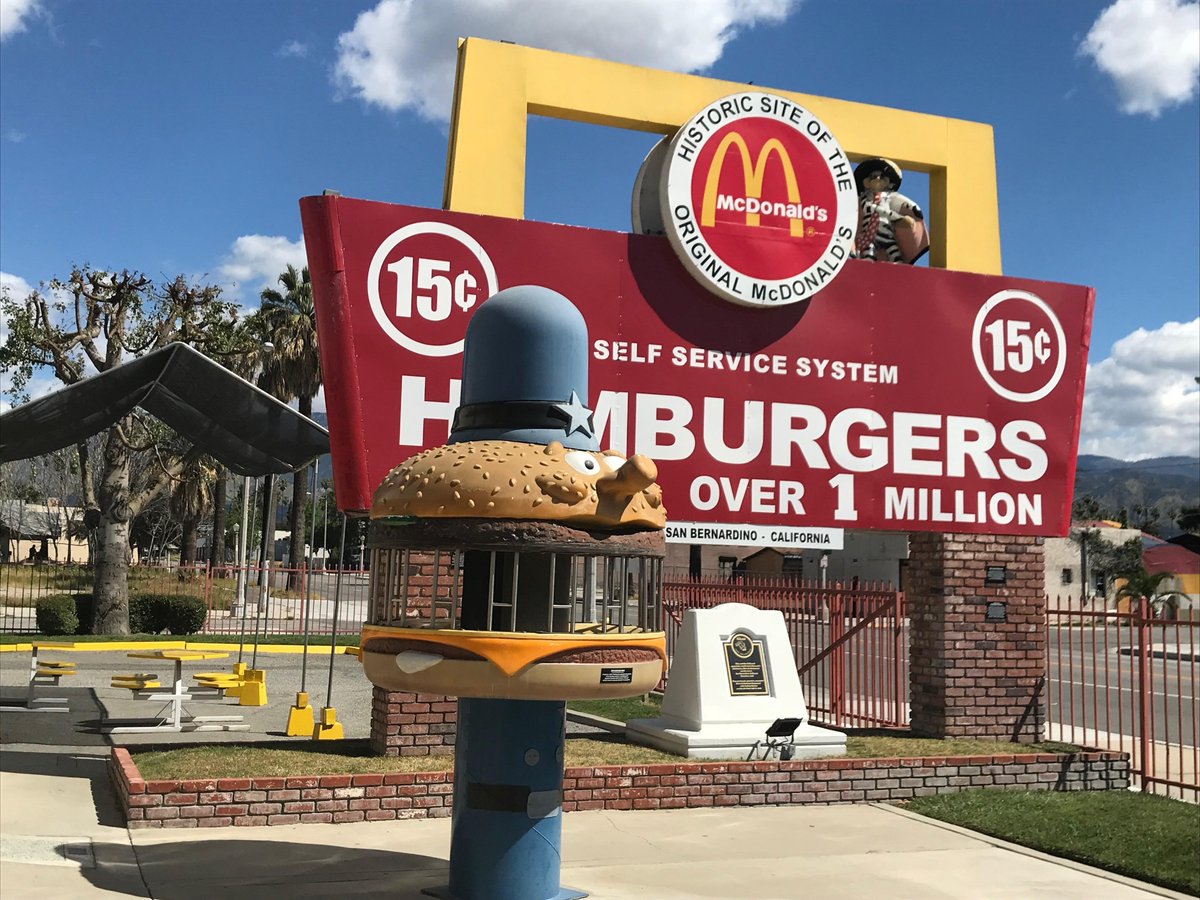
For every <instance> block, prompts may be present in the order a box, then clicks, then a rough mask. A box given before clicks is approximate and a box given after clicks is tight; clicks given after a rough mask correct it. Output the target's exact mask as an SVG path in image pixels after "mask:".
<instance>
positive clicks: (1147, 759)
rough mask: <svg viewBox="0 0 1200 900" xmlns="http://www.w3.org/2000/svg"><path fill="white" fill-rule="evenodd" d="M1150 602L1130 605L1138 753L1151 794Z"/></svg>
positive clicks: (1140, 600)
mask: <svg viewBox="0 0 1200 900" xmlns="http://www.w3.org/2000/svg"><path fill="white" fill-rule="evenodd" d="M1147 606H1149V601H1148V600H1147V599H1146V598H1145V597H1138V598H1137V600H1136V602H1131V603H1130V609H1131V610H1132V611H1133V614H1134V616H1135V618H1134V627H1135V629H1136V633H1137V659H1138V663H1137V703H1138V752H1139V753H1140V754H1141V757H1142V766H1141V769H1142V791H1143V793H1149V791H1148V790H1147V786H1148V784H1149V781H1150V778H1151V777H1152V776H1153V774H1154V760H1153V759H1152V758H1151V752H1152V751H1151V746H1150V703H1151V702H1152V698H1151V697H1150V679H1149V677H1148V676H1149V673H1148V671H1147V668H1148V666H1149V659H1148V657H1149V655H1150V628H1149V625H1148V623H1147V621H1146V613H1147Z"/></svg>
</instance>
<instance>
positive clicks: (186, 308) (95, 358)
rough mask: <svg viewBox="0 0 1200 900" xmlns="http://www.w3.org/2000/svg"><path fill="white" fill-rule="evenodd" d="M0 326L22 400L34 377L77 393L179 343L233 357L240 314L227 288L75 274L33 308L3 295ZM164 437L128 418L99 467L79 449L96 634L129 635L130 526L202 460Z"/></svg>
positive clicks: (38, 297)
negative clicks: (92, 376)
mask: <svg viewBox="0 0 1200 900" xmlns="http://www.w3.org/2000/svg"><path fill="white" fill-rule="evenodd" d="M0 317H3V318H4V319H5V320H6V321H7V322H8V328H9V332H8V339H7V340H6V341H5V342H4V345H3V347H0V366H3V368H4V369H5V370H6V371H7V372H9V373H10V374H11V376H12V382H11V383H12V387H11V389H10V391H11V392H13V393H14V396H16V397H22V396H23V395H24V391H25V387H26V386H27V385H28V383H29V380H30V378H32V377H33V375H34V373H35V372H38V371H44V370H49V371H50V372H53V374H54V375H55V376H56V377H57V378H58V379H59V381H61V382H62V383H63V384H67V385H70V384H75V383H76V382H78V381H80V380H82V379H83V378H86V377H87V376H88V374H89V370H94V371H96V372H106V371H108V370H110V369H112V368H114V367H116V366H119V365H120V364H121V363H123V362H125V361H127V360H129V359H130V358H133V357H137V356H141V355H143V354H145V353H148V352H150V351H152V350H155V349H158V348H159V347H163V346H165V345H166V344H168V343H171V342H172V341H183V342H186V343H189V344H192V345H193V346H195V347H197V348H198V349H200V350H202V351H204V352H210V353H224V354H229V353H233V352H236V347H235V338H236V335H235V331H234V323H235V321H236V307H235V306H234V304H232V303H228V302H225V301H223V300H221V298H220V288H218V287H215V286H211V285H197V284H191V283H189V282H188V281H187V280H186V279H184V278H183V277H182V276H180V277H178V278H176V279H174V280H173V281H166V282H162V283H160V284H155V283H154V282H152V281H151V279H150V278H148V277H146V276H145V275H142V274H140V273H137V272H131V271H129V270H125V271H121V272H109V271H106V270H103V269H95V268H91V267H88V266H81V267H76V268H74V269H73V270H72V271H71V274H70V275H69V276H68V277H67V278H66V279H64V280H57V279H56V280H54V281H51V282H50V283H49V284H48V285H46V286H45V287H44V288H43V289H42V290H39V291H34V292H33V293H31V294H30V295H29V296H28V297H26V298H20V299H19V298H14V297H12V296H11V295H9V294H7V293H5V294H4V296H3V297H0ZM163 430H164V429H162V428H161V427H158V428H156V427H154V425H153V424H151V423H150V422H148V421H147V419H146V417H144V416H141V415H138V414H136V413H131V414H129V415H126V416H124V417H123V418H122V419H121V420H120V421H118V422H117V423H116V424H115V425H113V426H112V427H111V428H109V429H108V430H107V431H106V432H105V433H104V439H103V449H102V450H101V452H100V454H99V459H96V458H94V454H92V453H90V452H88V451H87V449H86V445H81V450H80V475H81V479H80V480H81V488H82V493H83V500H84V506H85V509H86V513H85V522H86V524H87V525H88V527H89V529H91V531H92V532H93V533H94V535H95V536H96V540H95V541H94V548H95V549H94V553H93V565H94V576H93V578H94V583H93V594H94V596H95V605H94V621H93V631H94V632H95V633H96V634H128V633H129V590H128V571H129V559H130V528H131V524H132V522H133V520H134V519H135V517H136V516H137V515H138V513H139V512H141V511H142V510H143V509H144V508H145V507H146V505H147V504H148V503H149V502H150V501H151V500H152V499H153V498H155V497H156V496H158V495H159V494H160V493H162V492H163V491H164V490H165V489H166V487H167V486H168V485H169V484H170V483H171V482H172V480H173V479H175V478H178V477H179V475H180V473H181V472H183V470H184V469H185V468H186V467H187V466H188V465H190V464H191V463H193V462H194V461H195V460H196V459H197V458H198V457H199V455H200V452H199V451H198V450H196V449H195V448H193V447H190V446H187V445H183V446H179V445H176V446H175V447H174V448H169V447H165V446H164V445H163V442H162V434H161V432H162V431H163ZM139 451H147V452H153V453H154V457H153V458H154V460H155V462H154V464H152V465H146V466H141V465H139V466H137V467H136V468H134V467H131V459H132V458H133V456H134V455H135V454H136V453H137V452H139ZM93 475H94V476H95V477H93Z"/></svg>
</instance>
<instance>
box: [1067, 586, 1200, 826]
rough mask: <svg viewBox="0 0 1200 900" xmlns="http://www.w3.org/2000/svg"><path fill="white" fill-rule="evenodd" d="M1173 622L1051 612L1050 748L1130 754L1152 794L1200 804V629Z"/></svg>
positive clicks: (1151, 615)
mask: <svg viewBox="0 0 1200 900" xmlns="http://www.w3.org/2000/svg"><path fill="white" fill-rule="evenodd" d="M1164 613H1165V611H1164V610H1163V609H1161V608H1157V607H1156V606H1155V605H1154V604H1152V603H1151V602H1150V601H1148V600H1146V599H1144V598H1143V599H1141V600H1136V601H1133V602H1131V603H1128V602H1127V603H1123V604H1122V606H1121V608H1119V609H1116V610H1113V609H1105V608H1104V607H1103V606H1102V605H1101V604H1099V603H1091V602H1086V601H1080V600H1077V599H1067V600H1063V599H1061V598H1059V599H1056V600H1053V601H1051V602H1050V603H1049V604H1048V607H1047V617H1046V618H1047V623H1046V627H1047V640H1046V648H1047V653H1046V657H1047V679H1046V683H1047V690H1046V720H1047V725H1046V738H1047V739H1048V740H1055V741H1066V742H1068V743H1073V744H1081V745H1084V746H1087V747H1096V748H1099V749H1106V750H1107V749H1111V750H1124V751H1126V752H1128V753H1129V754H1130V757H1131V761H1132V768H1133V772H1134V775H1135V776H1136V777H1138V778H1139V779H1140V781H1141V787H1142V790H1144V791H1147V792H1150V793H1157V794H1168V795H1170V796H1174V797H1178V798H1181V799H1184V800H1191V801H1193V802H1200V777H1198V775H1197V771H1198V770H1200V695H1198V694H1197V691H1196V688H1197V684H1198V683H1200V621H1196V620H1195V619H1190V620H1179V619H1174V618H1165V617H1164Z"/></svg>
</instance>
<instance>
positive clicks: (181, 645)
mask: <svg viewBox="0 0 1200 900" xmlns="http://www.w3.org/2000/svg"><path fill="white" fill-rule="evenodd" d="M55 643H57V644H61V645H62V646H61V647H60V648H59V649H63V650H70V651H71V652H72V653H81V652H89V651H90V652H93V653H100V652H104V651H112V650H237V649H238V644H237V643H218V642H216V641H56V642H55ZM242 646H243V647H253V646H254V645H253V643H251V642H249V641H247V642H246V643H245V644H243V645H242ZM32 649H33V644H2V645H0V653H16V652H25V653H28V652H30V651H31V650H32ZM328 650H329V647H328V646H326V645H324V644H316V645H313V644H310V645H309V647H308V652H309V653H313V652H327V651H328ZM258 652H259V653H303V652H304V647H303V646H302V645H300V644H259V645H258ZM337 652H338V653H341V654H347V655H350V656H356V655H357V654H358V647H357V645H354V644H349V645H346V646H339V647H338V651H337ZM622 727H623V726H622Z"/></svg>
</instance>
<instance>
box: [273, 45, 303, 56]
mask: <svg viewBox="0 0 1200 900" xmlns="http://www.w3.org/2000/svg"><path fill="white" fill-rule="evenodd" d="M275 55H276V56H279V57H282V58H284V59H288V58H289V57H290V58H294V59H303V58H304V57H306V56H308V44H304V43H301V42H300V41H288V42H287V43H285V44H284V45H283V46H282V47H280V48H279V49H278V50H276V51H275Z"/></svg>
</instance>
